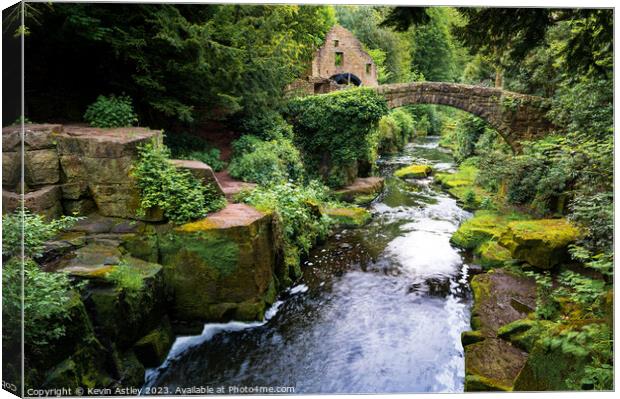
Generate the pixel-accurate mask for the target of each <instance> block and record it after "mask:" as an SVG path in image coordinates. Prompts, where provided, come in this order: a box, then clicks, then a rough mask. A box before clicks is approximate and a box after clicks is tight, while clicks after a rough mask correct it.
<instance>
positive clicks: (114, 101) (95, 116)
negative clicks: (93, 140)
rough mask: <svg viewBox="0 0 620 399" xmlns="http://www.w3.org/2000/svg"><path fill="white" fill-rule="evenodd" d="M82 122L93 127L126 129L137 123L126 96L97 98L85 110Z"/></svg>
mask: <svg viewBox="0 0 620 399" xmlns="http://www.w3.org/2000/svg"><path fill="white" fill-rule="evenodd" d="M84 120H86V122H88V123H89V124H90V125H91V126H94V127H127V126H133V125H134V124H136V123H138V116H137V115H136V114H135V113H134V110H133V105H132V102H131V98H129V97H128V96H118V97H117V96H115V95H113V94H112V95H110V96H109V97H105V96H99V97H97V100H96V101H95V102H94V103H92V104H91V105H89V106H88V108H86V112H85V113H84Z"/></svg>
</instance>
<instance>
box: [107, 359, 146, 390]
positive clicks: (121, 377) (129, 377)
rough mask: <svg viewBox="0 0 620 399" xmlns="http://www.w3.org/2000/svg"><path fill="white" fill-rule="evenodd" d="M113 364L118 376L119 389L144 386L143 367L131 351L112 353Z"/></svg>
mask: <svg viewBox="0 0 620 399" xmlns="http://www.w3.org/2000/svg"><path fill="white" fill-rule="evenodd" d="M113 362H114V365H115V368H116V375H118V385H117V386H119V387H136V388H139V387H141V386H142V385H144V372H145V371H146V370H145V368H144V365H143V364H142V363H141V362H140V360H138V357H137V356H136V354H135V352H134V351H133V350H128V351H126V352H123V353H118V351H116V350H115V351H114V354H113Z"/></svg>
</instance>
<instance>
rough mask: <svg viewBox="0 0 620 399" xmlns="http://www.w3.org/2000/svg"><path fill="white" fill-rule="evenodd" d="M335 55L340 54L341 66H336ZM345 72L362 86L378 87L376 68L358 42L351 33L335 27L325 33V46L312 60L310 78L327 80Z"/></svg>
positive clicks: (337, 26)
mask: <svg viewBox="0 0 620 399" xmlns="http://www.w3.org/2000/svg"><path fill="white" fill-rule="evenodd" d="M336 53H342V64H341V65H336ZM367 68H368V69H367ZM347 72H348V73H352V74H354V75H355V76H357V77H358V78H360V79H361V81H362V85H363V86H371V87H374V86H377V85H378V82H377V66H376V65H375V63H374V61H373V60H372V58H371V57H370V55H368V53H366V52H365V51H364V49H363V48H362V44H361V43H360V41H359V40H357V38H356V37H355V35H353V33H351V32H349V31H348V30H346V29H345V28H343V27H342V26H340V25H335V26H334V27H332V29H331V30H330V31H329V32H328V33H327V36H326V37H325V44H323V46H322V47H321V48H320V49H318V50H317V52H316V55H315V57H314V59H313V60H312V76H313V77H321V78H327V79H328V78H330V77H331V76H333V75H336V74H340V73H347Z"/></svg>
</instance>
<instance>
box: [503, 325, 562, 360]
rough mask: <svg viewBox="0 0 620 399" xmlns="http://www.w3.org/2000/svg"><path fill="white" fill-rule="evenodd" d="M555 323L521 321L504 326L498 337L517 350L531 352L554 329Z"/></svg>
mask: <svg viewBox="0 0 620 399" xmlns="http://www.w3.org/2000/svg"><path fill="white" fill-rule="evenodd" d="M553 325H554V323H553V322H551V321H548V320H532V319H521V320H516V321H513V322H512V323H509V324H506V325H505V326H502V327H501V328H500V329H499V330H498V331H497V336H498V337H500V338H502V339H505V340H507V341H509V342H510V343H512V344H513V345H514V346H516V347H517V348H520V349H523V350H525V351H527V352H530V351H531V350H532V348H533V347H534V344H535V343H536V341H538V339H540V338H541V337H542V336H543V335H545V333H546V331H547V330H548V329H550V328H552V327H553Z"/></svg>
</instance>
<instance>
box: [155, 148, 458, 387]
mask: <svg viewBox="0 0 620 399" xmlns="http://www.w3.org/2000/svg"><path fill="white" fill-rule="evenodd" d="M412 162H428V163H431V164H433V165H434V167H435V168H437V167H439V168H440V169H450V168H451V167H452V164H451V158H450V156H449V155H448V154H446V153H445V152H444V151H442V150H440V149H438V148H437V141H436V140H433V139H428V140H426V141H424V142H423V143H422V144H419V145H409V146H408V147H407V148H406V149H405V151H403V153H402V154H399V156H396V157H390V158H385V159H382V160H380V166H381V170H382V173H383V174H384V175H385V176H386V177H387V180H386V190H385V192H384V193H383V194H382V196H381V197H380V198H379V199H378V200H376V201H375V202H374V203H373V204H372V205H371V210H372V212H373V216H374V217H373V220H372V222H371V223H370V224H369V225H367V226H365V227H364V228H361V229H355V230H343V231H341V232H339V233H338V234H336V235H335V236H334V237H332V238H331V239H330V240H329V241H328V242H327V243H325V244H324V245H322V246H320V247H318V248H316V249H314V250H313V251H312V253H311V254H310V256H309V258H308V260H307V261H306V262H305V263H306V264H305V265H304V277H303V281H302V282H301V283H300V285H298V286H296V287H293V288H292V289H289V290H288V291H287V292H286V293H285V294H284V295H283V297H282V298H281V301H279V302H278V303H277V304H276V305H275V306H274V308H272V309H271V310H270V313H269V314H268V317H266V319H267V320H265V321H264V322H261V323H239V322H231V323H226V324H208V325H206V326H205V329H204V331H203V333H202V334H201V335H200V336H195V337H181V338H178V339H177V341H176V343H175V346H174V347H173V349H172V350H171V352H170V354H169V356H168V359H166V361H165V362H164V364H162V366H160V367H159V368H158V369H155V370H150V371H149V372H148V374H147V377H148V382H147V386H159V387H162V386H167V387H169V388H170V389H171V390H174V389H175V388H176V387H191V386H207V385H209V386H231V385H237V386H293V387H295V392H296V393H388V392H458V391H462V390H463V379H464V374H465V372H464V364H463V348H462V346H461V343H460V333H461V332H462V331H463V330H466V329H468V328H469V307H470V299H469V298H470V295H469V291H468V285H467V266H465V265H463V260H462V258H461V256H460V254H459V252H458V251H457V250H455V249H454V248H452V247H451V246H450V243H449V238H450V235H451V234H452V232H454V231H455V230H456V228H457V227H458V224H459V223H460V221H461V220H462V219H463V218H466V217H468V216H469V215H468V214H467V212H465V211H463V210H462V209H460V208H459V207H458V206H457V204H456V202H455V201H454V200H453V199H451V198H449V197H448V196H446V195H445V194H443V193H442V192H440V191H439V190H438V189H437V188H435V187H433V185H432V184H430V183H431V181H432V178H429V179H423V180H419V181H408V182H405V181H402V180H399V179H396V178H392V177H389V176H391V173H392V171H393V170H394V169H395V168H397V167H399V166H402V165H405V164H409V163H412Z"/></svg>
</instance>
